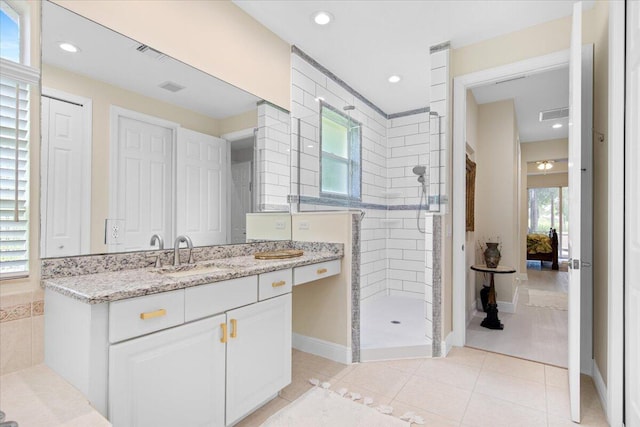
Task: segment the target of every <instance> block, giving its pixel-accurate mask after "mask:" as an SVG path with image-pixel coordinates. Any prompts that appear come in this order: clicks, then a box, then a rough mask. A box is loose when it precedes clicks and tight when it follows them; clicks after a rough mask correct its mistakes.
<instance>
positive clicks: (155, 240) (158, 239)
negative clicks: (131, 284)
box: [147, 234, 164, 268]
mask: <svg viewBox="0 0 640 427" xmlns="http://www.w3.org/2000/svg"><path fill="white" fill-rule="evenodd" d="M156 243H157V244H158V249H159V250H163V249H164V240H162V236H161V235H159V234H154V235H153V236H151V242H149V244H150V245H151V246H153V245H155V244H156ZM147 256H148V257H153V256H155V257H156V263H155V266H156V268H160V267H162V258H161V254H160V253H157V254H150V255H147Z"/></svg>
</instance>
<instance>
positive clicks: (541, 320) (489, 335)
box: [467, 262, 569, 367]
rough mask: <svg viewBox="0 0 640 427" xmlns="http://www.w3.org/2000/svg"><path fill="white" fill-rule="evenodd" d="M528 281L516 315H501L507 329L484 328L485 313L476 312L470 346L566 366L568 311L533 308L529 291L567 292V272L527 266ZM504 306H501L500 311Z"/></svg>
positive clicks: (470, 329)
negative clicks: (530, 303) (529, 304)
mask: <svg viewBox="0 0 640 427" xmlns="http://www.w3.org/2000/svg"><path fill="white" fill-rule="evenodd" d="M527 266H528V267H529V268H527V276H528V278H529V279H528V280H527V281H526V282H523V283H522V284H521V285H520V287H519V289H518V303H517V307H516V312H515V313H504V312H500V313H499V314H498V315H499V317H500V321H501V322H502V323H503V324H504V330H501V331H500V330H491V329H487V328H483V327H482V326H480V323H481V322H482V320H483V319H484V318H485V313H483V312H476V313H475V315H474V316H473V319H472V320H471V322H470V324H469V326H468V327H467V345H468V346H470V347H474V348H479V349H482V350H488V351H493V352H496V353H502V354H508V355H510V356H516V357H521V358H524V359H529V360H535V361H538V362H542V363H548V364H551V365H555V366H561V367H566V366H567V360H568V327H569V326H568V316H567V312H566V311H562V310H555V309H550V308H545V307H530V306H528V305H527V303H528V302H529V293H528V292H529V289H541V290H548V291H556V292H567V290H568V286H569V282H568V280H569V279H568V273H567V272H566V271H553V270H549V269H548V268H549V266H550V264H549V263H546V264H545V266H546V269H543V270H541V269H540V262H531V263H527ZM499 309H500V306H498V310H499Z"/></svg>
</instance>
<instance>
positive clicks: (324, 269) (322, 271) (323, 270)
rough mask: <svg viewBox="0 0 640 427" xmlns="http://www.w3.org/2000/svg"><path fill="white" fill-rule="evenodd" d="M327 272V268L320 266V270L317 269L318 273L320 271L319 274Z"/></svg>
mask: <svg viewBox="0 0 640 427" xmlns="http://www.w3.org/2000/svg"><path fill="white" fill-rule="evenodd" d="M326 272H327V269H326V268H319V269H318V270H316V273H318V274H324V273H326Z"/></svg>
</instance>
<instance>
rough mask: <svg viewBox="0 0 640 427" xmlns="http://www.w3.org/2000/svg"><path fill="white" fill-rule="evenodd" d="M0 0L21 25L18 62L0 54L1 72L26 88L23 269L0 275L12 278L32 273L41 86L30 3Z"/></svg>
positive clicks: (3, 279)
mask: <svg viewBox="0 0 640 427" xmlns="http://www.w3.org/2000/svg"><path fill="white" fill-rule="evenodd" d="M0 3H2V4H3V6H4V5H6V6H7V7H9V8H10V9H11V10H12V11H14V12H16V13H17V14H18V17H19V27H20V32H19V34H20V62H15V61H13V60H10V59H6V58H0V66H1V68H2V76H3V77H5V78H7V79H9V80H12V81H14V82H15V83H16V84H18V85H24V86H26V90H27V93H28V96H27V108H26V112H27V117H28V119H27V127H26V129H27V139H26V151H27V155H26V166H25V173H26V189H25V191H26V198H25V203H26V205H25V206H26V209H27V212H26V238H25V248H26V259H25V270H23V271H16V272H8V273H2V274H1V275H0V281H5V280H14V279H23V278H28V277H29V276H30V274H31V267H32V265H31V263H32V260H33V259H32V245H31V243H32V242H31V238H32V233H33V232H34V231H36V230H34V229H33V224H34V220H35V217H34V215H35V213H34V211H33V209H32V208H33V206H32V204H31V203H30V202H31V201H32V200H34V194H33V192H32V185H33V179H34V176H33V170H32V168H31V163H32V156H33V153H34V146H33V142H36V146H35V150H36V151H37V147H38V144H37V140H34V139H33V138H32V136H33V132H32V130H33V129H34V126H38V127H39V126H40V123H37V124H34V122H33V114H32V112H33V110H34V108H35V109H37V108H38V107H37V103H36V102H34V93H37V92H38V91H39V86H40V70H39V69H37V68H33V67H31V66H30V64H31V16H30V13H31V9H30V7H31V6H30V5H29V4H28V3H27V2H16V1H13V0H0ZM16 185H18V184H16Z"/></svg>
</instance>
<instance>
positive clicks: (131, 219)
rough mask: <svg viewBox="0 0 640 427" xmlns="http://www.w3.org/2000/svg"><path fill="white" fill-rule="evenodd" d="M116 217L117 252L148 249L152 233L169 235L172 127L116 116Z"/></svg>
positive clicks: (170, 232)
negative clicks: (119, 228) (118, 231)
mask: <svg viewBox="0 0 640 427" xmlns="http://www.w3.org/2000/svg"><path fill="white" fill-rule="evenodd" d="M116 167H117V172H116V174H117V184H116V195H115V199H116V214H115V215H116V218H117V219H119V220H123V221H124V224H123V227H124V230H122V231H123V234H122V236H121V239H122V240H121V245H119V246H117V247H116V248H112V249H116V250H117V251H119V252H121V251H133V250H145V249H149V248H150V246H149V240H150V239H151V236H152V235H153V234H159V235H161V236H162V237H163V238H164V239H165V241H170V239H171V238H172V236H173V130H172V129H170V128H167V127H164V126H160V125H156V124H153V123H149V122H146V121H142V120H136V119H132V118H129V117H125V116H122V115H120V116H119V117H118V158H117V166H116Z"/></svg>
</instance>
